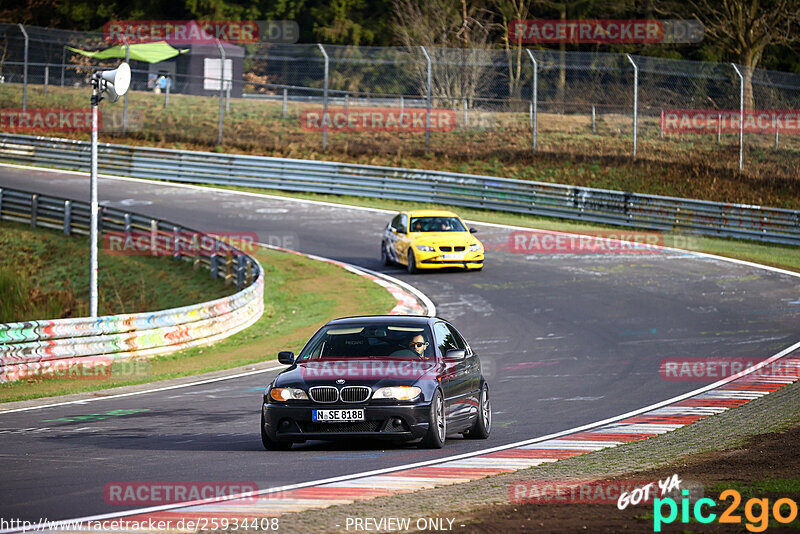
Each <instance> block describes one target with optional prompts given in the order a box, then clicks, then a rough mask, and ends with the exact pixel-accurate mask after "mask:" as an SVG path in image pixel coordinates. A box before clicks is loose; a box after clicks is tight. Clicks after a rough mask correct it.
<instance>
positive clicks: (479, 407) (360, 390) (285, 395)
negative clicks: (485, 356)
mask: <svg viewBox="0 0 800 534" xmlns="http://www.w3.org/2000/svg"><path fill="white" fill-rule="evenodd" d="M278 361H280V362H281V363H284V364H287V365H289V366H290V367H289V368H288V369H286V370H284V371H283V372H281V373H280V374H279V375H278V376H276V377H275V380H273V381H272V383H271V384H270V385H269V386H268V387H267V389H266V390H265V391H264V402H263V404H262V409H261V439H262V441H263V443H264V447H265V448H266V449H267V450H286V449H289V448H290V447H291V446H292V443H298V442H299V443H302V442H304V441H306V440H310V439H314V440H331V439H353V438H364V437H367V438H380V439H389V440H395V441H413V440H418V441H419V444H420V446H422V447H427V448H437V449H438V448H441V447H442V446H444V441H445V437H446V436H447V435H452V434H458V433H461V434H463V435H464V436H465V437H468V438H477V439H485V438H487V437H489V432H490V430H491V425H492V411H491V404H490V400H489V386H488V384H487V383H486V380H485V379H484V378H483V375H482V374H481V364H480V360H479V359H478V356H477V355H476V354H475V353H474V352H472V349H470V346H469V344H468V343H467V342H466V341H465V340H464V338H463V336H461V334H460V333H459V332H458V330H456V329H455V327H453V325H451V324H450V323H448V322H447V321H445V320H443V319H440V318H437V317H421V316H399V315H387V316H369V317H348V318H343V319H335V320H333V321H330V322H329V323H328V324H326V325H325V326H323V327H322V328H320V329H319V330H318V331H317V333H316V334H314V336H312V338H311V339H310V340H309V341H308V343H306V345H305V347H303V349H302V351H301V352H300V354H299V355H298V356H296V357H295V355H294V353H292V352H287V351H285V352H281V353H279V354H278Z"/></svg>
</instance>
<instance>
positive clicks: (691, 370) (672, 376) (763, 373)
mask: <svg viewBox="0 0 800 534" xmlns="http://www.w3.org/2000/svg"><path fill="white" fill-rule="evenodd" d="M759 363H760V362H759V361H758V360H754V359H752V358H722V357H709V358H665V359H663V360H661V361H660V362H659V365H658V373H659V375H660V376H661V378H662V379H663V380H668V381H709V380H720V379H723V378H728V377H731V376H735V375H738V374H739V373H741V372H742V371H744V370H745V369H749V368H751V367H755V366H756V365H758V364H759ZM747 377H752V378H775V379H792V380H794V379H797V378H798V377H800V362H798V361H797V360H775V361H773V362H770V363H767V364H765V365H763V366H762V367H760V368H758V369H756V370H755V371H753V372H751V373H749V374H748V375H747Z"/></svg>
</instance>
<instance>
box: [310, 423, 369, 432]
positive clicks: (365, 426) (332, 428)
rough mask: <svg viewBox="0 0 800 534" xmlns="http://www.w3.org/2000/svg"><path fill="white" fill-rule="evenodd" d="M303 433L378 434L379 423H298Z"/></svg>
mask: <svg viewBox="0 0 800 534" xmlns="http://www.w3.org/2000/svg"><path fill="white" fill-rule="evenodd" d="M300 427H301V429H302V430H303V432H306V433H309V434H312V433H314V434H316V433H320V434H322V433H329V432H378V431H379V430H380V428H381V421H358V422H355V423H308V422H304V423H300Z"/></svg>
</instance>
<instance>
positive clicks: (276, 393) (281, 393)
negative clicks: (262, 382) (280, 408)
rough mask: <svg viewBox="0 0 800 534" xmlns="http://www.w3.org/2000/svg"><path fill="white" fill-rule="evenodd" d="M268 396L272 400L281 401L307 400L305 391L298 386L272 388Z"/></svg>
mask: <svg viewBox="0 0 800 534" xmlns="http://www.w3.org/2000/svg"><path fill="white" fill-rule="evenodd" d="M269 396H270V397H272V399H273V400H276V401H279V402H283V401H287V400H308V395H306V392H305V391H303V390H302V389H300V388H272V389H271V390H270V391H269Z"/></svg>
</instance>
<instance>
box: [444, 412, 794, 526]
mask: <svg viewBox="0 0 800 534" xmlns="http://www.w3.org/2000/svg"><path fill="white" fill-rule="evenodd" d="M798 447H800V426H796V427H794V428H792V429H790V430H788V431H785V432H773V433H769V434H762V435H759V436H755V437H753V438H752V439H751V440H750V441H748V443H747V444H746V445H745V446H743V447H741V448H737V449H729V450H725V451H718V452H711V453H705V454H699V455H696V456H691V457H688V458H684V459H681V460H680V461H677V462H675V463H673V464H671V465H670V466H668V467H664V468H659V469H652V470H647V471H640V472H635V473H629V474H626V475H623V476H619V477H614V478H612V479H610V480H615V481H624V480H652V481H655V480H664V479H666V478H669V477H671V476H672V475H673V474H675V473H677V474H678V476H679V477H680V478H681V479H682V480H692V481H699V482H700V483H702V485H703V488H704V490H703V494H704V495H703V496H704V497H708V498H711V499H713V500H715V501H716V502H717V503H718V505H717V507H716V509H715V510H714V512H715V513H717V515H718V516H719V514H720V513H721V512H722V511H723V510H724V509H725V508H726V507H727V506H728V504H729V503H731V500H730V498H729V499H728V500H726V501H724V502H723V500H722V499H720V493H721V492H722V491H723V490H725V489H728V488H733V489H737V491H740V492H741V494H742V504H741V505H740V506H739V507H738V509H737V511H736V514H737V515H739V516H741V521H742V522H741V524H739V525H732V524H720V523H719V522H718V521H714V522H712V523H709V524H707V525H704V524H700V523H698V522H694V521H693V522H692V523H691V524H689V525H686V524H682V523H680V516H678V518H677V519H676V521H675V522H674V523H673V524H670V525H664V526H663V527H662V532H748V530H747V529H746V525H747V524H748V523H751V522H750V521H748V520H747V518H746V516H745V515H744V503H745V502H746V500H747V499H749V498H750V497H758V498H767V499H769V502H770V509H771V507H772V504H773V503H774V502H775V501H776V500H777V499H780V498H789V499H792V500H794V501H795V502H797V499H798V492H797V486H798V484H800V482H799V481H798V474H800V456H798V455H797V454H794V452H793V451H796V450H798ZM781 479H786V480H788V481H789V482H786V483H778V482H777V481H779V480H781ZM765 482H766V483H765ZM770 482H771V484H770ZM782 484H783V485H785V487H786V488H787V489H789V488H792V489H793V491H774V489H772V490H771V489H770V487H773V488H774V487H775V486H780V485H782ZM753 486H755V487H753ZM759 488H762V489H761V490H759ZM756 515H759V514H758V513H757V512H756ZM460 519H461V523H462V524H464V525H465V527H463V528H461V529H459V532H464V533H470V532H489V533H493V532H498V533H500V532H536V533H549V532H553V533H556V532H558V533H561V532H652V531H653V507H652V505H643V504H642V505H638V506H629V507H628V508H626V509H625V510H619V509H618V508H617V506H616V505H615V504H531V503H521V504H506V505H492V506H486V507H482V508H478V509H476V510H473V511H471V512H470V513H468V514H467V515H466V516H465V517H463V518H460ZM799 528H800V520H797V519H795V521H793V522H792V523H790V524H788V525H787V526H781V525H780V524H779V523H777V522H775V521H774V520H773V521H772V522H771V523H770V524H769V526H768V527H767V529H766V531H768V532H783V531H786V532H797V529H799Z"/></svg>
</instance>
